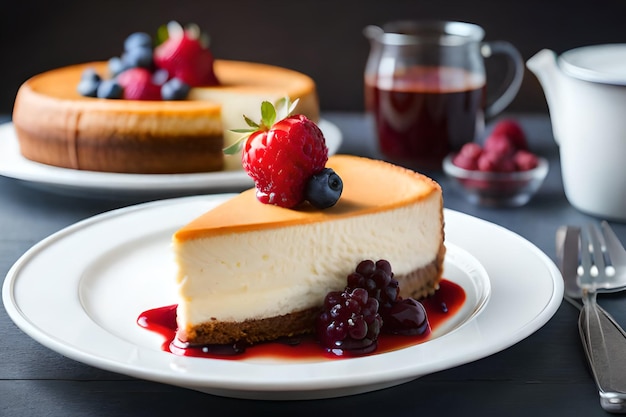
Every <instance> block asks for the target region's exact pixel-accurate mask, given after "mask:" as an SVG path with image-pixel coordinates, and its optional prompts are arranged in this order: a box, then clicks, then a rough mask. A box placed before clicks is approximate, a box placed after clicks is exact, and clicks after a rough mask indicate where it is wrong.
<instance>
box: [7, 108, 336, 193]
mask: <svg viewBox="0 0 626 417" xmlns="http://www.w3.org/2000/svg"><path fill="white" fill-rule="evenodd" d="M318 126H319V127H320V129H321V130H322V132H323V133H324V137H325V138H326V145H327V146H328V153H329V154H330V155H333V154H335V153H336V152H337V150H338V149H339V146H340V145H341V142H342V134H341V131H340V130H339V128H338V127H337V126H336V125H334V124H333V123H331V122H329V121H327V120H324V119H322V120H320V121H319V123H318ZM0 175H2V176H5V177H9V178H14V179H17V180H21V181H23V182H24V183H25V184H27V185H29V186H31V187H34V188H39V189H43V190H46V191H51V192H55V193H58V194H63V195H72V196H81V197H122V198H124V197H131V198H141V197H144V196H145V197H156V196H159V197H173V196H182V195H189V194H196V193H216V192H231V191H241V190H243V189H246V188H250V187H252V186H253V185H254V183H253V182H252V180H251V179H250V177H249V176H248V175H247V174H246V173H245V172H244V171H243V170H241V169H233V170H227V171H219V172H206V173H193V174H121V173H110V172H96V171H81V170H76V169H67V168H60V167H55V166H51V165H45V164H40V163H37V162H33V161H31V160H28V159H26V158H24V157H23V156H22V154H21V153H20V150H19V144H18V141H17V136H16V134H15V129H14V127H13V123H4V124H2V125H0Z"/></svg>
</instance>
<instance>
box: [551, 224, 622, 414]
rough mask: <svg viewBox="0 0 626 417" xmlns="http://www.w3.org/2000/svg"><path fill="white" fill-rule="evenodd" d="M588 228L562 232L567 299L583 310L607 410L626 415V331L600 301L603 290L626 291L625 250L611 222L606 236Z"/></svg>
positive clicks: (586, 343)
mask: <svg viewBox="0 0 626 417" xmlns="http://www.w3.org/2000/svg"><path fill="white" fill-rule="evenodd" d="M588 229H589V230H588V231H587V232H586V233H581V230H580V228H577V227H572V226H563V227H561V228H559V230H558V231H557V236H556V247H557V257H558V258H559V261H560V268H561V272H562V274H563V279H564V282H565V299H566V300H567V301H569V302H570V303H572V304H574V305H576V306H577V307H579V308H580V309H581V311H580V316H579V321H578V328H579V332H580V335H581V340H582V342H583V348H584V350H585V354H586V356H587V360H588V362H589V365H590V368H591V372H592V374H593V377H594V379H595V381H596V385H597V386H598V390H599V394H600V404H601V405H602V408H604V409H605V410H606V411H608V412H612V413H626V332H624V330H623V329H622V328H621V327H620V326H619V324H618V323H617V322H616V321H615V320H614V319H613V318H612V317H611V316H610V315H609V314H608V313H607V312H606V311H605V310H604V309H603V308H602V307H600V306H599V305H598V304H597V302H596V295H597V293H598V292H615V291H620V290H622V289H626V251H625V250H624V248H623V246H622V245H621V243H620V242H619V239H618V238H617V237H616V236H615V233H614V232H613V231H612V230H611V228H610V226H609V225H608V223H606V222H602V233H600V232H599V231H598V229H597V227H596V226H594V225H589V228H588ZM577 299H582V301H583V305H582V306H581V305H580V303H578V302H577V301H576V300H577Z"/></svg>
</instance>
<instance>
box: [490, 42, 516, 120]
mask: <svg viewBox="0 0 626 417" xmlns="http://www.w3.org/2000/svg"><path fill="white" fill-rule="evenodd" d="M480 52H481V54H482V56H483V57H484V58H489V57H491V56H493V55H496V54H501V55H504V56H506V57H507V59H508V65H507V66H508V71H507V76H506V78H505V79H504V81H503V85H502V86H501V87H500V89H499V90H497V91H498V92H499V93H498V94H497V95H496V98H495V99H494V100H493V101H492V102H489V101H488V102H487V107H486V109H485V116H486V117H487V118H490V117H493V116H495V115H497V114H498V113H500V112H502V110H504V109H505V108H506V106H508V105H509V104H511V102H512V101H513V99H514V98H515V96H516V95H517V92H518V91H519V89H520V87H521V85H522V79H523V78H524V61H523V59H522V55H521V54H520V53H519V51H518V50H517V48H515V47H514V46H513V45H512V44H511V43H509V42H506V41H492V42H483V43H482V44H481V48H480ZM487 83H489V82H487Z"/></svg>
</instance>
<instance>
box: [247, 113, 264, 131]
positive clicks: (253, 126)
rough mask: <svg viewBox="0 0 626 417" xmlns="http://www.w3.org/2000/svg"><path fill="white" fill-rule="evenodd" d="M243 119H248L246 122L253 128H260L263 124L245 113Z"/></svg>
mask: <svg viewBox="0 0 626 417" xmlns="http://www.w3.org/2000/svg"><path fill="white" fill-rule="evenodd" d="M243 119H244V120H245V121H246V124H247V125H248V126H250V127H252V128H255V129H259V128H260V127H261V126H259V124H258V123H257V122H255V121H254V120H252V119H251V118H249V117H248V116H246V115H245V114H244V115H243Z"/></svg>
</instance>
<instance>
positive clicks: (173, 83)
mask: <svg viewBox="0 0 626 417" xmlns="http://www.w3.org/2000/svg"><path fill="white" fill-rule="evenodd" d="M187 94H189V85H188V84H186V83H185V82H184V81H182V80H181V79H180V78H172V79H171V80H169V81H167V82H166V83H165V84H163V86H162V87H161V97H163V100H184V99H185V98H187Z"/></svg>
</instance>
